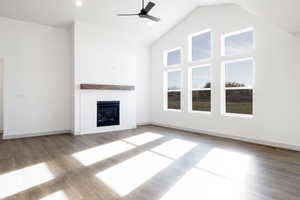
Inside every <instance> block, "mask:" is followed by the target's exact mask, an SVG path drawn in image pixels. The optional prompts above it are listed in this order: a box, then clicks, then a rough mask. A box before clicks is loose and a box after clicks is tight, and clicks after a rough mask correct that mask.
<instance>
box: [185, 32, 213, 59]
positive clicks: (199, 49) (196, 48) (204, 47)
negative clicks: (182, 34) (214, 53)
mask: <svg viewBox="0 0 300 200" xmlns="http://www.w3.org/2000/svg"><path fill="white" fill-rule="evenodd" d="M210 57H211V32H206V33H202V34H199V35H195V36H192V37H191V58H190V59H191V61H197V60H204V59H208V58H210Z"/></svg>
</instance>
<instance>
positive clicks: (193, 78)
mask: <svg viewBox="0 0 300 200" xmlns="http://www.w3.org/2000/svg"><path fill="white" fill-rule="evenodd" d="M210 68H211V66H210V65H203V66H198V67H192V68H190V76H189V79H190V88H191V94H190V95H191V96H190V97H191V98H190V108H189V110H190V111H192V112H193V111H198V112H210V111H211V77H210Z"/></svg>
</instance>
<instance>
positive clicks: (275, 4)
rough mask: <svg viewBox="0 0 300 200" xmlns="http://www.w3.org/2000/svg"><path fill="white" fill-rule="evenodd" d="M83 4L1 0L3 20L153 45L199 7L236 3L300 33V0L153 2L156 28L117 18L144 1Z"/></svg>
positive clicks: (134, 19)
mask: <svg viewBox="0 0 300 200" xmlns="http://www.w3.org/2000/svg"><path fill="white" fill-rule="evenodd" d="M82 1H83V7H81V8H77V7H75V0H0V16H2V17H8V18H13V19H18V20H24V21H30V22H35V23H39V24H45V25H51V26H56V27H69V26H70V24H71V22H72V21H74V20H78V21H87V22H91V23H96V24H99V25H100V24H101V25H103V24H106V25H109V26H110V25H112V26H115V27H116V26H118V27H120V28H121V30H124V31H126V32H128V33H129V34H130V35H132V37H134V38H140V39H141V41H143V42H145V43H151V42H153V41H154V40H156V39H157V38H159V37H160V36H161V35H162V34H164V33H165V32H166V31H168V30H169V29H170V28H171V27H172V26H174V25H175V24H177V23H178V22H179V21H180V20H182V19H183V18H184V17H185V16H186V15H187V14H189V13H190V12H191V11H192V10H194V9H195V8H197V7H198V6H201V5H217V4H224V3H236V4H238V5H240V6H242V7H243V8H245V9H247V10H248V11H250V12H252V13H255V14H257V15H259V16H261V17H263V18H265V19H266V20H268V21H270V22H273V23H275V24H277V25H279V26H280V27H282V28H284V29H285V30H286V31H288V32H290V33H300V12H298V9H299V8H300V0H152V1H153V2H155V3H156V4H157V6H156V7H155V8H154V9H153V11H152V12H151V14H152V15H155V16H158V17H161V18H162V21H161V22H159V23H153V26H152V27H149V26H148V25H147V22H146V21H145V20H142V19H139V18H137V17H128V18H121V17H117V16H116V14H117V13H126V12H129V13H132V12H133V13H135V12H138V11H139V8H140V6H141V0H82ZM146 1H147V0H146Z"/></svg>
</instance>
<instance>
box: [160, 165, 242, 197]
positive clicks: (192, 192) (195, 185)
mask: <svg viewBox="0 0 300 200" xmlns="http://www.w3.org/2000/svg"><path fill="white" fill-rule="evenodd" d="M243 193H244V189H243V188H241V187H240V186H239V185H238V184H237V183H235V182H233V181H230V180H228V179H224V178H221V177H218V176H215V175H213V174H210V173H208V172H205V171H201V170H198V169H191V170H190V171H189V172H187V173H186V175H185V176H183V178H182V179H180V180H179V181H178V182H177V183H176V184H175V186H174V187H172V188H171V190H169V191H168V192H167V193H166V194H165V195H164V196H163V197H162V198H161V199H160V200H183V199H188V200H200V199H203V200H222V199H224V200H225V199H226V200H242V199H243V196H244V194H243Z"/></svg>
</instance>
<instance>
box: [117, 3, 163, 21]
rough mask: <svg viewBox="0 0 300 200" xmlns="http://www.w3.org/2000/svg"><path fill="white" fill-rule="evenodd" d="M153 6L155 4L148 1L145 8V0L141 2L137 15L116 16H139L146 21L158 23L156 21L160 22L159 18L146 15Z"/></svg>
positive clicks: (124, 15) (122, 15)
mask: <svg viewBox="0 0 300 200" xmlns="http://www.w3.org/2000/svg"><path fill="white" fill-rule="evenodd" d="M154 6H155V3H153V2H151V1H150V2H149V3H148V4H147V6H146V7H145V0H142V9H141V11H140V13H137V14H118V16H121V17H128V16H139V17H141V18H146V19H150V20H152V21H155V22H158V21H160V19H159V18H157V17H154V16H152V15H148V13H149V12H150V10H152V8H153V7H154Z"/></svg>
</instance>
